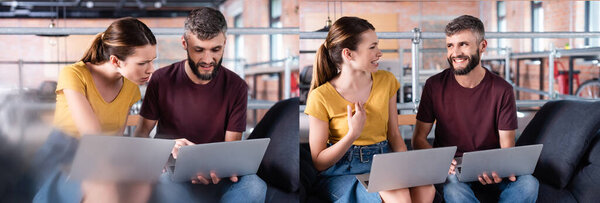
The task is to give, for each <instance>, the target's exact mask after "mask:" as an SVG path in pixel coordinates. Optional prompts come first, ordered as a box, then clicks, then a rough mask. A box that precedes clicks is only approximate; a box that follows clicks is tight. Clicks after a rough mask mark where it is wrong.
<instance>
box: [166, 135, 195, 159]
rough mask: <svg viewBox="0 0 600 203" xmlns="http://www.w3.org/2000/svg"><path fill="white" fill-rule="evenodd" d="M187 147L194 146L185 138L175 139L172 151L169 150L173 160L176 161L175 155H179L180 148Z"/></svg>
mask: <svg viewBox="0 0 600 203" xmlns="http://www.w3.org/2000/svg"><path fill="white" fill-rule="evenodd" d="M188 145H195V144H194V143H193V142H190V141H189V140H187V139H185V138H181V139H176V140H175V146H173V149H172V150H171V154H173V158H175V159H177V154H178V153H179V148H181V147H183V146H188Z"/></svg>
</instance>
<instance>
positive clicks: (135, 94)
mask: <svg viewBox="0 0 600 203" xmlns="http://www.w3.org/2000/svg"><path fill="white" fill-rule="evenodd" d="M133 87H134V88H133V97H132V99H131V103H130V104H129V107H131V106H133V105H134V104H135V103H137V102H138V101H140V99H142V94H141V93H140V88H139V87H138V86H137V85H134V86H133Z"/></svg>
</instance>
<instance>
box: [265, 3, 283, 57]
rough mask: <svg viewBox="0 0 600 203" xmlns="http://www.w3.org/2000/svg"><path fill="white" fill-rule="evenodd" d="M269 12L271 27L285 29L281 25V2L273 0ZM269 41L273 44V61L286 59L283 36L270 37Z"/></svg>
mask: <svg viewBox="0 0 600 203" xmlns="http://www.w3.org/2000/svg"><path fill="white" fill-rule="evenodd" d="M269 11H270V12H269V13H270V14H269V23H270V26H271V27H273V28H281V27H283V25H282V23H281V0H271V2H270V9H269ZM269 39H270V42H271V56H270V57H271V60H278V59H282V58H283V57H285V56H284V53H283V35H281V34H277V35H270V36H269Z"/></svg>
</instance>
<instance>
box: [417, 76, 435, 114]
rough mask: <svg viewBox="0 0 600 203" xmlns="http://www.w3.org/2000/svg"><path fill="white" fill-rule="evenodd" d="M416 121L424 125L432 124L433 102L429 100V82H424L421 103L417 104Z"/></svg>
mask: <svg viewBox="0 0 600 203" xmlns="http://www.w3.org/2000/svg"><path fill="white" fill-rule="evenodd" d="M417 120H419V121H421V122H425V123H433V121H435V116H434V115H433V101H432V100H431V83H430V81H429V80H427V81H426V82H425V86H424V87H423V93H422V94H421V101H420V102H419V111H418V112H417Z"/></svg>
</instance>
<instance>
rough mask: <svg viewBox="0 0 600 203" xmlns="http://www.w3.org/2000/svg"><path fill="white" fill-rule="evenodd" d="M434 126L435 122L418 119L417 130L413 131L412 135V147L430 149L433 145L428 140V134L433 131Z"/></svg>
mask: <svg viewBox="0 0 600 203" xmlns="http://www.w3.org/2000/svg"><path fill="white" fill-rule="evenodd" d="M432 127H433V123H426V122H423V121H420V120H417V123H416V125H415V131H414V132H413V137H412V147H413V149H429V148H431V145H430V144H429V142H427V135H429V132H431V128H432Z"/></svg>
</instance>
